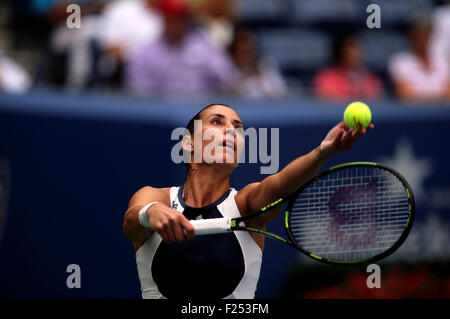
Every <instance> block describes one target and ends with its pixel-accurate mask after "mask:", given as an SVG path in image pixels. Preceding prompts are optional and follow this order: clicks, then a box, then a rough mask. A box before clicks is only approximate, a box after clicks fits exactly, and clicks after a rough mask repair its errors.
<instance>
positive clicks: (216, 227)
mask: <svg viewBox="0 0 450 319" xmlns="http://www.w3.org/2000/svg"><path fill="white" fill-rule="evenodd" d="M190 222H191V224H192V226H194V229H195V235H196V236H197V235H210V234H221V233H228V232H230V231H231V227H230V222H231V218H210V219H199V220H190Z"/></svg>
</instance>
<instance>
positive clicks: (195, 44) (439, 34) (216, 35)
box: [0, 0, 450, 101]
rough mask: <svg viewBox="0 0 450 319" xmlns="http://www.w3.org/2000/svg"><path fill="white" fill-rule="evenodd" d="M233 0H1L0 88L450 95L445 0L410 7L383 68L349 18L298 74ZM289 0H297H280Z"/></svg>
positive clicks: (449, 24) (266, 95)
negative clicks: (325, 52) (321, 60)
mask: <svg viewBox="0 0 450 319" xmlns="http://www.w3.org/2000/svg"><path fill="white" fill-rule="evenodd" d="M240 1H243V2H245V1H246V0H116V1H106V0H103V1H100V0H84V1H58V0H19V1H10V2H8V3H7V2H5V3H3V4H1V8H0V12H1V11H3V14H0V18H1V19H2V21H0V23H3V27H2V28H1V29H0V31H1V32H0V91H6V92H13V93H21V92H26V91H27V90H30V89H33V88H42V87H44V88H47V87H49V88H61V89H67V90H77V91H83V90H99V91H102V90H106V91H114V92H122V93H125V94H133V95H143V96H151V97H167V96H168V97H171V96H183V97H194V96H195V97H198V96H206V95H227V96H228V95H231V96H237V97H241V98H253V99H271V100H276V99H283V98H286V97H290V96H313V97H316V98H320V99H327V100H337V101H346V100H355V99H362V100H376V99H381V98H385V97H394V98H398V99H401V100H405V101H450V1H444V0H441V1H432V0H429V1H431V2H433V5H432V10H430V11H429V12H414V14H412V15H411V19H409V20H408V23H407V24H405V26H404V27H403V28H401V33H402V35H403V36H404V38H405V40H406V41H407V43H408V46H406V47H405V48H404V49H403V50H401V51H398V52H395V53H393V54H391V55H390V56H389V59H388V61H387V62H386V63H385V64H386V65H385V71H386V72H385V73H383V72H379V70H372V69H371V68H370V67H369V66H368V65H367V63H366V61H367V59H366V55H367V54H368V52H367V49H368V48H367V47H365V46H364V43H363V40H362V39H361V36H360V32H358V29H357V28H355V27H354V26H351V27H349V26H346V27H342V28H333V29H332V30H330V29H329V30H328V31H329V32H328V33H329V35H330V37H331V38H332V45H331V47H330V49H329V51H330V52H329V53H330V55H331V58H330V59H329V61H328V62H327V64H326V65H323V66H321V67H320V68H318V69H314V70H313V72H312V74H311V77H310V78H309V79H308V80H307V81H300V80H295V77H293V76H292V74H291V72H289V69H286V68H283V66H280V64H279V63H278V62H279V61H278V60H277V59H276V58H274V57H273V56H271V55H270V54H269V52H265V51H264V50H263V49H262V46H261V45H260V39H259V34H260V31H261V30H263V29H264V26H263V28H261V25H260V24H259V25H255V24H253V25H252V24H251V23H246V21H243V19H241V15H240V14H239V8H241V7H242V4H240V3H239V2H240ZM289 1H294V0H280V2H285V3H287V2H289ZM328 1H330V0H328ZM253 2H254V1H253ZM320 2H321V3H324V2H326V1H325V0H321V1H320ZM70 3H77V4H78V5H79V6H80V8H81V28H79V29H78V28H73V29H71V28H68V26H67V18H68V16H69V15H70V14H71V13H70V12H69V13H68V12H67V6H68V5H69V4H70ZM267 3H268V2H267V1H261V6H263V5H266V4H267ZM419 13H420V14H419ZM381 18H382V20H381V21H383V12H382V14H381ZM271 23H272V25H275V26H276V25H277V24H276V23H273V21H272V22H271ZM361 28H364V25H362V26H361ZM373 32H383V28H382V29H380V30H374V31H373ZM300 45H301V44H300ZM23 47H27V48H28V49H29V50H31V54H33V59H31V60H32V63H30V65H28V66H25V65H23V63H22V60H23V59H21V56H20V55H17V56H16V55H15V54H14V53H15V52H20V49H21V48H23ZM18 49H19V50H18ZM280 50H283V49H282V48H280ZM305 50H308V48H305ZM281 53H283V52H281ZM299 54H300V52H299ZM28 60H30V59H28ZM307 62H308V61H306V63H307Z"/></svg>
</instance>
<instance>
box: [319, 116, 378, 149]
mask: <svg viewBox="0 0 450 319" xmlns="http://www.w3.org/2000/svg"><path fill="white" fill-rule="evenodd" d="M346 128H347V126H346V125H345V123H344V121H342V122H340V123H339V124H337V125H336V126H335V127H333V128H332V129H331V130H330V131H329V132H328V134H327V136H326V137H325V139H324V140H323V141H322V143H321V144H320V146H319V148H320V153H321V154H322V156H325V157H330V156H331V155H334V154H336V153H339V152H341V151H345V150H349V149H351V148H352V146H353V143H355V142H356V141H357V140H358V138H360V137H361V136H362V135H364V134H366V132H368V131H370V130H372V129H373V128H374V125H373V124H369V126H368V127H367V128H361V129H359V130H354V129H352V128H349V129H346Z"/></svg>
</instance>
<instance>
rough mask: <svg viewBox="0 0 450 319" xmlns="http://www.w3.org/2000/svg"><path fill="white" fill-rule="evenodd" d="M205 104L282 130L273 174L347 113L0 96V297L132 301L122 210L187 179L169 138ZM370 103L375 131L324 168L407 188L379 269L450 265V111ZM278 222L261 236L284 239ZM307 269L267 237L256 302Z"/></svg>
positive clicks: (304, 107) (286, 105)
mask: <svg viewBox="0 0 450 319" xmlns="http://www.w3.org/2000/svg"><path fill="white" fill-rule="evenodd" d="M212 102H222V103H229V104H230V105H232V106H234V107H235V108H236V109H237V111H238V112H239V114H240V116H241V118H242V120H243V121H244V122H245V124H246V127H254V128H256V129H258V128H268V129H269V131H270V128H279V136H280V143H279V151H280V153H279V154H280V155H279V159H280V163H279V167H280V168H282V167H283V166H284V165H286V164H287V163H289V161H291V160H293V159H294V158H296V157H297V156H300V155H302V154H304V153H306V152H308V151H310V150H311V149H313V148H314V147H315V146H317V145H318V143H320V141H321V140H322V138H323V137H324V136H325V134H326V133H327V132H328V130H329V129H330V128H331V127H332V126H333V125H334V124H336V123H337V122H339V121H340V120H341V118H342V113H343V109H344V107H345V105H343V104H342V105H341V104H337V103H334V104H333V103H327V102H319V101H313V100H301V101H299V100H287V101H283V102H279V103H271V102H256V101H245V100H232V99H229V98H221V99H207V100H197V101H176V100H172V101H156V100H152V101H148V100H143V99H127V98H124V97H117V96H96V95H73V94H62V93H55V92H35V93H30V94H27V95H23V96H14V95H0V176H1V178H2V183H3V186H2V189H0V190H1V191H2V192H3V196H0V200H1V201H2V203H0V204H1V205H0V222H1V224H0V232H1V233H0V298H139V297H140V287H139V281H138V277H137V271H136V263H135V259H134V252H133V249H132V246H131V243H130V242H129V241H128V240H127V239H126V238H125V237H124V236H123V235H122V222H123V214H124V212H125V210H126V208H127V205H128V201H129V199H130V197H131V196H132V195H133V193H134V192H135V191H136V190H138V189H139V188H141V187H143V186H145V185H152V186H155V187H163V186H172V185H180V184H182V183H183V182H184V180H185V168H184V166H183V165H176V164H174V163H173V162H172V161H171V157H170V154H171V149H172V147H173V146H174V145H175V143H177V142H178V141H172V140H171V138H170V136H171V132H172V130H173V129H174V128H176V127H184V126H185V124H186V122H187V121H188V119H189V118H190V117H192V116H193V115H194V114H195V113H196V112H197V111H198V110H199V109H200V108H202V107H203V106H205V105H207V104H209V103H212ZM371 107H372V111H373V122H374V123H375V126H376V127H375V130H373V131H372V132H370V133H369V134H367V135H366V136H365V137H364V138H362V139H361V140H360V141H358V142H357V144H356V145H355V146H354V148H353V149H352V150H351V151H348V152H346V153H341V154H338V155H337V156H336V157H335V158H333V159H331V160H330V161H329V162H328V163H327V164H326V167H329V166H331V165H334V164H338V163H343V162H347V161H377V162H384V163H386V164H388V165H390V166H393V167H394V168H397V169H398V170H399V171H400V172H401V173H402V174H404V175H405V177H406V178H407V180H408V181H409V182H410V183H411V184H412V187H413V190H414V193H415V195H416V199H417V208H418V209H417V221H416V223H415V225H414V228H413V232H412V233H411V236H410V237H409V238H408V240H407V242H406V243H405V245H404V246H402V248H401V249H400V250H399V251H398V252H397V253H396V254H394V255H393V256H391V257H389V258H388V260H387V262H389V260H392V261H396V260H407V261H409V262H416V263H417V262H424V261H427V260H428V261H429V260H433V261H444V262H448V261H449V260H450V250H449V247H448V241H449V240H450V234H449V229H450V227H448V226H449V216H450V196H449V194H450V181H449V178H448V177H449V176H450V166H449V165H447V162H448V158H449V156H450V150H449V142H448V141H449V140H450V108H448V107H445V106H442V105H426V106H416V107H411V106H409V107H407V106H405V105H401V104H398V103H396V102H393V101H379V102H376V103H372V104H371ZM261 165H263V166H265V165H266V164H261V163H259V164H241V165H239V167H238V168H237V170H236V171H235V172H234V174H233V177H232V183H233V185H232V186H233V187H235V188H238V189H239V188H241V187H242V186H244V185H246V184H247V183H250V182H253V181H257V180H261V179H262V178H264V177H265V175H261V174H260V166H261ZM324 168H325V167H324ZM280 218H281V217H280ZM280 225H282V223H281V221H280V223H277V222H274V223H272V224H271V225H270V226H269V231H275V232H281V233H282V232H283V230H282V227H281V226H280ZM303 262H306V261H303V260H302V259H299V258H298V254H297V252H296V251H295V250H293V249H291V248H289V247H284V245H281V244H279V243H277V242H275V241H272V240H270V239H269V240H267V241H266V247H265V252H264V258H263V266H262V269H261V277H260V282H259V285H258V291H257V297H263V298H273V297H280V296H282V295H283V287H284V284H283V283H284V282H285V281H286V280H287V279H286V278H287V277H286V274H287V273H288V271H289V269H290V267H292V265H294V264H295V265H296V264H297V263H303ZM313 263H314V262H313ZM70 264H77V265H79V266H80V268H81V289H69V288H68V287H67V285H66V279H67V277H68V275H69V274H68V273H67V272H66V268H67V266H68V265H70Z"/></svg>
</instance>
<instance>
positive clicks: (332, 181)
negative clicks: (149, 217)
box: [191, 162, 415, 265]
mask: <svg viewBox="0 0 450 319" xmlns="http://www.w3.org/2000/svg"><path fill="white" fill-rule="evenodd" d="M286 202H287V205H286V213H285V227H286V233H287V238H282V237H280V236H278V235H276V234H273V233H269V232H266V231H262V230H259V229H255V228H251V227H246V226H245V221H248V220H250V219H252V218H255V217H258V216H260V215H262V214H265V213H267V212H268V211H270V210H271V209H272V208H275V207H277V206H279V205H281V204H283V203H286ZM414 210H415V204H414V197H413V193H412V191H411V188H410V187H409V185H408V183H407V182H406V180H405V179H404V178H403V177H402V176H401V175H400V174H399V173H398V172H396V171H395V170H393V169H392V168H389V167H387V166H384V165H380V164H376V163H370V162H354V163H346V164H342V165H338V166H334V167H332V168H329V169H328V170H326V171H324V172H322V173H320V174H319V175H317V176H316V177H314V178H312V179H311V180H310V181H308V182H307V183H305V184H304V185H303V186H302V187H301V188H300V189H298V190H297V191H296V192H294V193H293V194H291V195H289V196H287V197H285V198H280V199H278V200H276V201H275V202H273V203H271V204H269V205H267V206H265V207H264V208H262V209H261V210H260V211H258V212H255V213H252V214H249V215H246V216H242V217H239V218H213V219H205V220H192V221H191V223H192V225H193V226H194V229H195V234H196V235H207V234H218V233H227V232H231V231H250V232H254V233H258V234H262V235H265V236H267V237H270V238H273V239H277V240H279V241H281V242H283V243H285V244H288V245H290V246H292V247H294V248H296V249H298V250H299V251H301V252H302V253H304V254H306V255H307V256H309V257H311V258H313V259H314V260H317V261H320V262H324V263H328V264H340V265H346V264H347V265H350V264H364V263H369V262H373V261H376V260H379V259H381V258H384V257H386V256H388V255H390V254H392V253H393V252H394V251H395V250H397V249H398V248H399V247H400V246H401V244H402V243H403V242H404V241H405V239H406V237H407V236H408V234H409V231H410V230H411V227H412V224H413V220H414Z"/></svg>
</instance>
